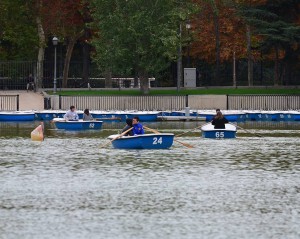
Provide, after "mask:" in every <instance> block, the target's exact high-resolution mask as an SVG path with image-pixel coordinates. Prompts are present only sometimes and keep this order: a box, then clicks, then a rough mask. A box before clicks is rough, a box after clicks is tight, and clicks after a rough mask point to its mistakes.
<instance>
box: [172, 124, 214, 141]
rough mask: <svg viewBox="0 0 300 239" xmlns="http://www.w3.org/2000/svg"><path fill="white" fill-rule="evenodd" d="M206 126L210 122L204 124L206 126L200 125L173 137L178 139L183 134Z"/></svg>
mask: <svg viewBox="0 0 300 239" xmlns="http://www.w3.org/2000/svg"><path fill="white" fill-rule="evenodd" d="M207 124H210V122H209V123H206V124H202V125H200V126H198V127H196V128H194V129H191V130H189V131H186V132H183V133H181V134H177V135H175V137H179V136H182V135H184V134H187V133H190V132H193V131H194V130H196V129H199V128H201V127H202V126H204V125H207Z"/></svg>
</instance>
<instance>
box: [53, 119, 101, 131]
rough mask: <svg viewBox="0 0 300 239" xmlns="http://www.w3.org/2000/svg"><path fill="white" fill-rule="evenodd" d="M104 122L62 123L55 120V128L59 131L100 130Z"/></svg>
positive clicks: (80, 121)
mask: <svg viewBox="0 0 300 239" xmlns="http://www.w3.org/2000/svg"><path fill="white" fill-rule="evenodd" d="M102 123H103V121H82V120H78V121H62V120H61V119H60V120H54V124H55V127H56V128H57V129H64V130H100V129H101V128H102Z"/></svg>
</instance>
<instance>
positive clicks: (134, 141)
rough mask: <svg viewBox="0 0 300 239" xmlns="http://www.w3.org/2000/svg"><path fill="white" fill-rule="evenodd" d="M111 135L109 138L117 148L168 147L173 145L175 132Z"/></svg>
mask: <svg viewBox="0 0 300 239" xmlns="http://www.w3.org/2000/svg"><path fill="white" fill-rule="evenodd" d="M118 136H119V134H116V135H110V136H108V139H110V140H111V143H112V145H113V147H114V148H116V149H168V148H170V147H171V146H172V145H173V140H174V134H171V133H160V134H141V135H134V136H122V137H120V138H118Z"/></svg>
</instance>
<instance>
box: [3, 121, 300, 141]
mask: <svg viewBox="0 0 300 239" xmlns="http://www.w3.org/2000/svg"><path fill="white" fill-rule="evenodd" d="M205 123H206V122H195V121H193V122H166V121H163V122H149V123H147V122H145V123H144V124H145V125H147V126H148V127H150V128H153V129H157V130H159V131H161V132H173V133H175V134H180V133H182V132H185V131H188V130H189V129H194V128H196V127H199V126H200V125H203V124H205ZM44 124H45V135H46V137H62V138H64V137H89V138H90V137H92V138H97V137H107V136H108V135H111V134H116V133H119V132H120V130H121V129H122V128H123V127H124V123H123V122H105V123H104V124H103V129H102V130H90V131H64V130H57V129H56V128H55V126H54V124H53V123H51V122H50V121H45V123H44ZM38 125H39V121H33V122H0V130H1V134H0V136H2V137H28V135H30V132H31V131H32V130H33V129H34V128H35V127H37V126H38ZM238 126H239V127H241V128H239V129H238V132H237V135H238V136H255V133H258V134H263V135H264V136H272V135H274V136H276V137H277V136H282V135H283V136H285V135H286V134H290V135H291V136H295V137H299V136H300V131H299V130H300V122H296V121H294V122H274V121H271V122H263V121H260V122H255V121H246V122H239V123H238ZM243 129H245V130H246V131H244V130H243ZM251 133H252V134H251ZM188 135H191V136H199V135H200V130H199V129H198V130H195V131H193V132H191V133H189V134H188Z"/></svg>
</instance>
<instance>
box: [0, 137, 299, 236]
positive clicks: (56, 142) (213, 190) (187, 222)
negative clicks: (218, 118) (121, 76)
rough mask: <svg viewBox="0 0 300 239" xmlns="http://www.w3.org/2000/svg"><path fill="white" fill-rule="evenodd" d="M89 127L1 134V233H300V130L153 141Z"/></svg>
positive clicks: (175, 234) (84, 234)
mask: <svg viewBox="0 0 300 239" xmlns="http://www.w3.org/2000/svg"><path fill="white" fill-rule="evenodd" d="M29 132H30V131H29ZM55 135H56V137H55ZM90 136H91V137H89V136H86V137H84V136H83V135H81V134H79V135H78V134H76V133H74V134H72V133H64V134H60V133H54V135H53V136H51V137H49V138H46V140H45V141H44V142H42V143H37V142H32V141H31V140H30V139H29V138H28V137H23V136H22V137H9V138H7V137H5V136H3V137H1V138H0V147H1V151H0V185H1V187H0V238H158V237H160V238H299V237H300V229H299V228H300V217H299V212H300V203H299V202H300V186H299V185H300V178H299V172H300V166H299V165H300V163H299V158H300V157H299V155H300V141H299V138H298V137H289V136H288V135H287V136H286V137H255V136H254V135H253V136H252V137H240V138H237V139H234V140H210V139H202V138H198V137H184V138H181V139H180V140H181V141H182V142H188V143H190V144H192V145H194V146H195V148H194V149H189V148H184V147H183V146H182V145H180V144H176V143H175V144H174V146H173V147H172V148H171V149H170V150H156V151H155V150H154V151H150V150H115V149H112V148H111V147H110V146H108V147H106V148H100V145H103V144H104V143H106V142H107V140H106V139H105V137H98V136H96V135H94V134H93V133H91V135H90Z"/></svg>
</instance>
